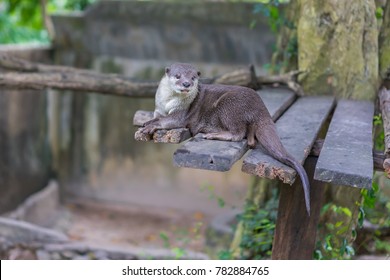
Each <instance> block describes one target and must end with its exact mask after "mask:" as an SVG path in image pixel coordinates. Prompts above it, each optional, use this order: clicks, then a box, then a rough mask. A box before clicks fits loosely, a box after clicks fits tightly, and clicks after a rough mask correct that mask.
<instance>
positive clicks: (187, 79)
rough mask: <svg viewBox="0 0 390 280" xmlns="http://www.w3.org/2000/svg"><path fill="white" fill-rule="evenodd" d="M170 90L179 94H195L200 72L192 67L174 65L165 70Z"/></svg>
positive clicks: (179, 64)
mask: <svg viewBox="0 0 390 280" xmlns="http://www.w3.org/2000/svg"><path fill="white" fill-rule="evenodd" d="M165 74H166V75H167V77H168V80H169V85H170V87H171V89H172V90H173V91H174V92H176V93H180V94H189V93H193V92H195V91H196V92H197V90H198V82H199V77H200V72H199V71H198V70H197V69H196V68H195V67H194V66H192V65H190V64H185V63H174V64H172V65H171V66H170V67H167V68H165Z"/></svg>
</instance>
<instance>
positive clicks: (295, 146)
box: [242, 97, 334, 184]
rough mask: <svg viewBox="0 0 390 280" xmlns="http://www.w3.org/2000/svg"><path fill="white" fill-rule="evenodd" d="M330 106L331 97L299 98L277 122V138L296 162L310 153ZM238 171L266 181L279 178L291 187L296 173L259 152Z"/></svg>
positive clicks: (251, 155)
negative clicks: (266, 179) (263, 178)
mask: <svg viewBox="0 0 390 280" xmlns="http://www.w3.org/2000/svg"><path fill="white" fill-rule="evenodd" d="M333 106H334V98H333V97H301V98H299V99H298V100H297V101H296V102H295V103H294V104H293V105H292V106H291V107H290V109H289V110H288V111H287V112H286V113H285V114H284V115H283V116H282V117H281V118H280V119H279V120H278V121H277V123H276V128H277V130H278V134H279V137H280V139H281V141H282V143H283V145H284V147H285V148H286V149H287V151H288V152H289V153H290V154H291V155H292V156H294V157H295V158H296V159H297V160H298V161H299V162H301V163H303V162H304V161H305V159H306V157H307V156H308V155H309V153H310V151H311V147H312V146H313V143H314V141H315V140H316V138H317V135H318V133H319V131H320V129H321V127H322V125H323V124H324V122H325V120H326V118H327V117H328V115H329V113H330V112H331V110H332V108H333ZM242 171H243V172H246V173H249V174H252V175H257V176H260V177H265V178H269V179H275V178H279V179H280V180H282V181H283V182H284V183H287V184H292V183H293V182H294V180H295V177H296V171H295V170H294V169H292V168H290V167H288V166H286V165H284V164H282V163H281V162H279V161H277V160H276V159H274V158H272V157H271V156H269V155H267V154H265V153H264V152H263V151H262V150H261V149H255V150H252V151H251V152H250V153H249V155H248V156H247V157H246V158H245V159H244V163H243V166H242Z"/></svg>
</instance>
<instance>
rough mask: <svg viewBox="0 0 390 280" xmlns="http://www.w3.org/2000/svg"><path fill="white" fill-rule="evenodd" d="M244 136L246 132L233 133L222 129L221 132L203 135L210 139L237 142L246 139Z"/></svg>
mask: <svg viewBox="0 0 390 280" xmlns="http://www.w3.org/2000/svg"><path fill="white" fill-rule="evenodd" d="M244 136H245V135H244V134H233V133H231V132H230V131H220V132H212V133H206V134H204V135H203V138H204V139H209V140H221V141H233V142H237V141H241V140H242V139H244Z"/></svg>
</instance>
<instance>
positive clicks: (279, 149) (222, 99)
mask: <svg viewBox="0 0 390 280" xmlns="http://www.w3.org/2000/svg"><path fill="white" fill-rule="evenodd" d="M199 78H200V72H199V71H198V70H197V69H196V68H195V67H194V66H192V65H190V64H185V63H174V64H172V65H171V66H170V67H167V68H166V69H165V75H164V76H163V78H162V80H161V82H160V85H159V87H158V90H157V92H156V109H155V112H154V117H155V118H154V119H152V120H150V121H148V122H146V123H145V124H144V126H143V127H142V128H141V133H145V134H153V133H154V132H155V131H156V130H158V129H174V128H183V127H187V128H188V129H189V130H190V132H191V134H192V135H196V134H198V133H202V134H203V138H205V139H211V140H223V141H241V140H243V139H244V138H246V139H247V142H248V146H249V147H250V148H255V147H256V143H259V144H260V146H261V147H262V148H263V149H264V150H265V152H266V153H268V154H269V155H270V156H272V157H274V158H275V159H277V160H278V161H280V162H282V163H284V164H286V165H288V166H290V167H292V168H294V169H295V170H296V171H297V173H298V174H299V176H300V178H301V181H302V185H303V190H304V196H305V204H306V210H307V213H308V215H310V184H309V179H308V176H307V174H306V171H305V169H304V168H303V166H302V165H301V164H300V163H299V162H298V161H297V160H296V159H295V158H294V157H293V156H292V155H290V154H289V153H288V152H287V151H286V149H285V148H284V146H283V145H282V142H281V141H280V138H279V136H278V134H277V131H276V127H275V124H274V122H273V120H272V118H271V116H270V114H269V112H268V110H267V108H266V107H265V105H264V103H263V101H262V100H261V98H260V96H259V95H258V94H257V92H256V91H255V90H253V89H251V88H247V87H242V86H232V85H218V84H202V83H200V82H199Z"/></svg>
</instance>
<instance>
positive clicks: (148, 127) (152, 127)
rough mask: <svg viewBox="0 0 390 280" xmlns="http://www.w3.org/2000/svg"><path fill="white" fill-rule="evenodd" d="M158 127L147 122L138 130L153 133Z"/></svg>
mask: <svg viewBox="0 0 390 280" xmlns="http://www.w3.org/2000/svg"><path fill="white" fill-rule="evenodd" d="M157 129H158V127H157V126H156V125H155V124H148V125H146V126H144V127H141V129H140V132H141V133H143V134H153V133H154V132H155V131H156V130H157Z"/></svg>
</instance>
